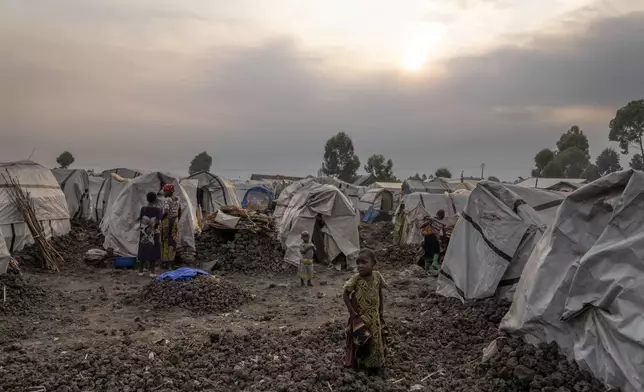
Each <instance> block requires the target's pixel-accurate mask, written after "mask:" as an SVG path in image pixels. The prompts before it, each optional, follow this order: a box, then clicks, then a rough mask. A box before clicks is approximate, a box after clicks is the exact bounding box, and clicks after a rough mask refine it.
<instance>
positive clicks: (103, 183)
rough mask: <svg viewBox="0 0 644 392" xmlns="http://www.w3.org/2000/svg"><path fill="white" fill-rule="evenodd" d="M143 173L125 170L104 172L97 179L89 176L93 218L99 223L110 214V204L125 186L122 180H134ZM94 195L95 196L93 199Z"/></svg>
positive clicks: (141, 171)
mask: <svg viewBox="0 0 644 392" xmlns="http://www.w3.org/2000/svg"><path fill="white" fill-rule="evenodd" d="M144 173H147V172H146V171H144V170H134V169H126V168H118V169H109V170H104V171H103V172H102V173H101V178H102V180H101V179H99V177H94V176H90V179H89V182H90V185H89V194H90V199H91V200H92V205H93V206H92V207H93V214H92V215H93V218H94V219H95V220H96V221H98V222H100V221H101V220H102V219H103V217H104V216H106V215H109V214H110V210H111V208H112V204H113V203H114V200H115V199H116V197H117V196H118V195H119V193H121V191H122V190H123V187H124V186H125V181H122V180H123V179H125V180H127V179H132V178H136V177H138V176H140V175H142V174H144ZM94 194H96V196H95V197H94Z"/></svg>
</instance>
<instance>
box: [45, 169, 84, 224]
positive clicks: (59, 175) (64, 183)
mask: <svg viewBox="0 0 644 392" xmlns="http://www.w3.org/2000/svg"><path fill="white" fill-rule="evenodd" d="M51 172H52V174H53V175H54V177H56V181H58V184H60V189H62V190H63V193H64V194H65V199H66V200H67V209H68V210H69V215H70V217H71V218H72V219H90V218H91V216H92V208H91V207H92V202H91V199H90V194H89V175H88V174H87V172H86V171H85V170H79V169H74V170H72V169H52V170H51Z"/></svg>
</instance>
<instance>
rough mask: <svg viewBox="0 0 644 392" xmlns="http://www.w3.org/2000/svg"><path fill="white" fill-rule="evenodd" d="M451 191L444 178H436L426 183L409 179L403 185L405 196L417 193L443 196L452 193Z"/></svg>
mask: <svg viewBox="0 0 644 392" xmlns="http://www.w3.org/2000/svg"><path fill="white" fill-rule="evenodd" d="M451 190H452V189H451V188H450V186H449V184H448V183H447V181H445V180H443V179H442V178H434V179H431V180H426V181H421V180H412V179H408V180H405V181H404V182H403V183H402V192H403V194H405V195H409V194H412V193H416V192H422V193H437V194H442V193H445V192H450V191H451Z"/></svg>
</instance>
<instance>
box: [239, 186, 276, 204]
mask: <svg viewBox="0 0 644 392" xmlns="http://www.w3.org/2000/svg"><path fill="white" fill-rule="evenodd" d="M271 201H273V191H272V190H270V189H269V188H268V187H267V186H263V185H256V186H254V187H252V188H250V189H249V190H247V191H246V194H245V195H244V198H243V199H242V203H241V205H242V207H243V208H247V207H248V206H249V205H250V206H253V205H256V206H258V207H259V209H262V210H264V209H266V208H268V206H269V204H270V203H271Z"/></svg>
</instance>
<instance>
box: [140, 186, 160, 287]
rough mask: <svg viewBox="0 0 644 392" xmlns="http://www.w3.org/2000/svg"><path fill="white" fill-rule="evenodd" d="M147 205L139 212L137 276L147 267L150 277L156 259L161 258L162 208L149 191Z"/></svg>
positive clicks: (154, 195)
mask: <svg viewBox="0 0 644 392" xmlns="http://www.w3.org/2000/svg"><path fill="white" fill-rule="evenodd" d="M146 199H147V201H148V205H146V206H143V207H141V213H140V214H139V252H138V255H137V258H138V260H139V276H143V271H144V270H145V269H146V268H147V269H149V271H150V277H153V276H154V268H155V267H156V262H157V260H159V259H161V220H162V219H163V210H162V209H161V208H159V206H158V204H157V195H156V194H155V193H154V192H150V193H148V194H147V195H146Z"/></svg>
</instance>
